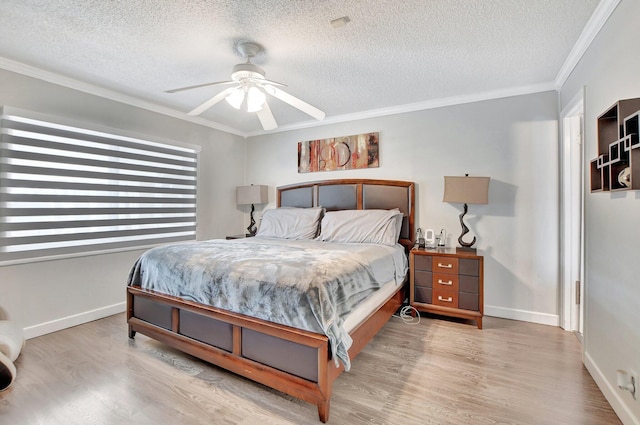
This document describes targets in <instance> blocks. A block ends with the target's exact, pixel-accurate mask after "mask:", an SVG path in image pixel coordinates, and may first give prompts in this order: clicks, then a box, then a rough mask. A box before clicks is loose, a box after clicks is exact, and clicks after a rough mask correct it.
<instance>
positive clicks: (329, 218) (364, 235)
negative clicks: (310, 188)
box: [317, 208, 403, 246]
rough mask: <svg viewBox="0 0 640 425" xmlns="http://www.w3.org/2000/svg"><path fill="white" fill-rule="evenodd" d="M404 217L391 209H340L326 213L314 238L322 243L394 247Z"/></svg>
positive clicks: (396, 210)
mask: <svg viewBox="0 0 640 425" xmlns="http://www.w3.org/2000/svg"><path fill="white" fill-rule="evenodd" d="M402 217H403V214H402V213H401V212H400V211H399V210H398V209H397V208H396V209H392V210H343V211H330V212H326V213H325V215H324V217H323V218H322V222H321V225H320V236H318V238H317V239H319V240H321V241H325V242H342V243H375V244H380V245H391V246H393V245H395V244H396V243H397V242H398V238H399V237H400V231H401V229H402Z"/></svg>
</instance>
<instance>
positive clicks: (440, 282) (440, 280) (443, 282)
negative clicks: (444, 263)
mask: <svg viewBox="0 0 640 425" xmlns="http://www.w3.org/2000/svg"><path fill="white" fill-rule="evenodd" d="M438 283H439V284H440V285H453V281H452V280H447V281H446V282H445V281H444V280H442V279H438Z"/></svg>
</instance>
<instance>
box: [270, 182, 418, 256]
mask: <svg viewBox="0 0 640 425" xmlns="http://www.w3.org/2000/svg"><path fill="white" fill-rule="evenodd" d="M277 191H278V199H277V205H278V206H279V207H299V208H308V207H317V206H321V207H324V208H326V209H327V211H336V210H356V209H358V210H362V209H365V210H366V209H385V210H387V209H392V208H398V209H400V211H401V212H402V213H403V214H404V218H403V220H402V231H401V232H400V240H399V242H400V243H401V244H403V245H404V246H406V247H409V248H410V247H412V246H413V238H414V235H415V231H414V222H415V211H414V197H415V184H414V183H413V182H407V181H400V180H372V179H340V180H322V181H316V182H307V183H296V184H291V185H287V186H280V187H278V188H277Z"/></svg>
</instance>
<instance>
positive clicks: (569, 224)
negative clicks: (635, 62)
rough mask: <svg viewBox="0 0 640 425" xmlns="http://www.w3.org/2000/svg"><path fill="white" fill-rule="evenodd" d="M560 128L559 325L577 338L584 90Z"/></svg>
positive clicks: (580, 324)
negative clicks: (576, 141) (573, 333)
mask: <svg viewBox="0 0 640 425" xmlns="http://www.w3.org/2000/svg"><path fill="white" fill-rule="evenodd" d="M560 125H561V131H560V138H561V149H560V271H561V272H560V275H561V276H560V277H561V279H560V281H561V289H560V300H561V304H560V312H561V316H560V319H561V321H560V326H561V327H562V328H563V329H564V330H566V331H571V332H575V333H576V334H577V336H578V338H582V332H583V323H584V190H585V189H584V188H585V169H586V167H585V165H584V89H582V90H580V91H579V92H578V93H577V94H576V95H575V96H574V98H573V99H571V101H570V102H569V103H568V104H567V106H566V107H565V108H563V110H562V112H561V113H560ZM576 131H577V132H578V134H576ZM576 138H579V139H578V140H579V142H578V143H575V140H576ZM576 221H577V223H576ZM576 280H578V281H579V282H580V284H579V286H580V287H579V288H577V287H576V284H575V282H576ZM578 290H579V291H580V292H579V295H578V293H577V292H578ZM577 296H579V303H577V302H576V298H577Z"/></svg>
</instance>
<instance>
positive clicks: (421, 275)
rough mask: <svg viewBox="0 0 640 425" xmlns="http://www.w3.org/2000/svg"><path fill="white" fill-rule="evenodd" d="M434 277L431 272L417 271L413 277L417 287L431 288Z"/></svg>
mask: <svg viewBox="0 0 640 425" xmlns="http://www.w3.org/2000/svg"><path fill="white" fill-rule="evenodd" d="M432 276H433V274H432V273H431V272H425V271H423V270H415V271H414V275H413V280H414V284H415V285H416V286H426V287H429V288H431V287H432V286H431V282H432V279H433V278H432Z"/></svg>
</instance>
